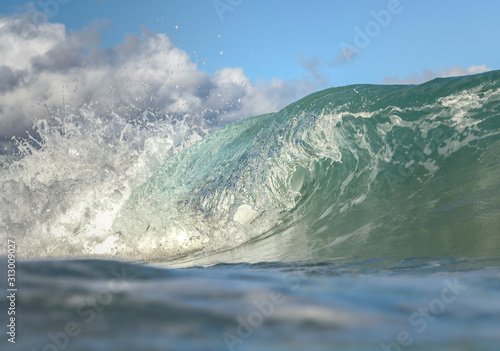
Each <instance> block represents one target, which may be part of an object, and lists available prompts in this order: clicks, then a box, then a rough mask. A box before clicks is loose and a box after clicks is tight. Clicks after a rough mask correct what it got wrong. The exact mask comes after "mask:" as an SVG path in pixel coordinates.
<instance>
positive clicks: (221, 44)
mask: <svg viewBox="0 0 500 351" xmlns="http://www.w3.org/2000/svg"><path fill="white" fill-rule="evenodd" d="M53 1H56V0H43V1H35V2H33V4H34V6H35V7H36V8H37V9H38V10H39V11H44V6H47V5H48V4H50V3H51V2H53ZM61 2H62V3H64V2H68V4H65V5H59V6H58V7H59V9H58V11H54V12H53V13H50V12H51V11H52V10H53V9H54V8H53V7H52V8H51V10H49V11H48V12H49V14H51V15H53V16H52V17H50V21H51V22H58V23H63V24H64V25H65V26H66V27H67V28H68V29H70V30H80V29H82V28H83V27H86V26H89V25H96V23H100V25H101V28H102V29H101V33H102V36H103V45H104V46H111V45H114V44H117V43H119V42H121V41H123V39H124V36H125V34H126V33H136V34H139V33H140V32H141V26H147V28H149V29H150V30H151V31H154V32H158V33H166V35H167V36H168V37H169V38H170V39H171V40H172V41H173V43H174V44H175V45H176V46H177V47H179V48H181V49H183V50H185V51H186V52H187V53H188V54H189V55H190V56H191V59H192V61H194V62H196V61H197V63H198V65H199V67H200V68H201V69H203V70H207V71H210V72H211V71H214V70H216V69H218V68H220V67H241V68H243V69H244V71H245V73H246V75H247V76H248V77H250V78H251V79H252V80H257V79H265V80H269V79H271V78H273V77H277V78H280V79H300V77H301V76H303V75H307V74H308V71H307V68H305V67H304V66H306V64H305V62H307V61H308V60H309V63H310V64H312V65H313V66H314V65H315V67H316V71H317V72H318V73H319V74H320V75H321V77H322V78H323V79H324V80H325V82H324V83H325V84H324V85H329V86H339V85H346V84H352V83H381V82H383V80H384V78H386V77H389V76H392V77H397V78H401V79H403V78H404V77H406V76H408V75H410V74H412V73H419V72H421V71H422V70H423V69H429V70H433V71H436V70H438V69H449V68H452V67H456V66H460V67H466V68H467V67H470V66H472V65H483V64H484V65H486V66H487V67H489V68H492V69H498V68H499V57H500V55H499V51H500V47H499V46H498V45H496V44H497V35H498V33H500V21H498V14H499V13H500V2H498V1H494V0H489V1H486V0H482V1H474V2H473V1H467V2H464V1H451V0H442V1H431V0H427V1H426V0H423V1H415V0H413V1H411V0H400V5H399V9H400V10H401V11H400V12H399V13H397V14H391V19H390V21H389V23H388V24H387V26H385V27H382V26H380V31H379V33H378V34H376V35H375V36H373V37H369V39H370V41H369V44H368V45H367V46H366V47H365V48H363V49H362V50H361V52H360V53H359V54H358V55H356V57H353V58H352V60H350V61H349V62H347V63H343V64H334V63H332V61H335V57H337V56H338V55H339V53H340V45H341V44H342V43H347V44H350V45H352V44H353V42H354V39H355V34H356V31H355V28H356V27H358V28H360V29H361V30H362V31H363V32H365V29H366V26H367V24H368V23H369V22H370V21H373V20H374V16H373V14H372V11H374V12H376V13H380V11H385V10H387V9H388V5H389V3H390V2H391V0H359V1H334V0H322V1H320V0H312V1H299V0H286V1H285V0H283V1H267V0H220V1H219V2H216V1H212V0H198V1H196V0H169V1H160V0H156V1H154V0H144V1H130V0H128V1H127V0H125V1H124V0H85V1H84V0H69V1H68V0H65V1H61ZM26 3H27V2H26V1H22V0H17V1H9V2H6V1H3V2H2V3H1V4H0V13H3V14H9V13H13V12H16V11H19V9H20V8H21V7H22V6H23V5H25V4H26ZM221 3H222V4H223V5H221V6H222V7H221V8H222V9H223V10H220V11H222V18H223V20H221V17H220V16H219V14H218V12H217V10H216V9H215V5H214V4H218V5H220V4H221ZM44 4H45V5H44ZM231 4H233V5H231ZM224 5H225V6H226V7H224ZM219 7H220V6H219ZM49 8H50V7H49ZM224 9H225V11H224ZM175 26H178V27H177V28H176V27H175ZM373 29H374V30H375V29H376V28H375V27H374V28H373ZM365 34H366V32H365ZM219 36H220V37H219ZM221 51H222V55H221V54H220V52H221ZM202 62H205V65H203V64H202ZM301 62H302V63H303V64H302V65H301Z"/></svg>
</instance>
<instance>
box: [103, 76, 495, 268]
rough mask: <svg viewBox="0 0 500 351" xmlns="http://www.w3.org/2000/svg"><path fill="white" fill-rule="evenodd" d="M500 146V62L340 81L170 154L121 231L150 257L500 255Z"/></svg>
mask: <svg viewBox="0 0 500 351" xmlns="http://www.w3.org/2000/svg"><path fill="white" fill-rule="evenodd" d="M499 157H500V72H499V71H495V72H491V73H486V74H481V75H476V76H469V77H458V78H449V79H437V80H434V81H431V82H429V83H426V84H423V85H419V86H384V85H352V86H347V87H341V88H332V89H328V90H324V91H321V92H318V93H315V94H312V95H310V96H308V97H306V98H304V99H302V100H300V101H298V102H296V103H294V104H292V105H290V106H288V107H286V108H285V109H283V110H282V111H280V112H278V113H274V114H268V115H263V116H258V117H254V118H249V119H246V120H243V121H241V122H238V123H235V124H232V125H229V126H227V127H226V128H224V129H222V130H220V131H218V132H216V133H214V134H212V135H210V136H208V137H206V138H205V139H203V140H202V141H201V142H199V143H197V144H195V145H193V146H191V147H189V148H187V149H185V150H184V151H182V152H181V153H179V154H178V155H176V156H175V157H172V158H170V159H169V160H168V161H167V163H165V164H164V165H163V166H162V167H161V168H160V169H159V170H157V171H156V173H155V174H154V175H153V176H152V177H151V178H150V179H149V180H148V181H147V182H146V183H144V184H143V185H142V186H140V187H139V188H138V189H136V190H135V192H134V193H133V194H132V196H131V198H130V199H129V201H128V203H127V204H126V206H125V207H124V208H123V209H122V211H121V213H120V215H119V219H118V220H117V221H116V222H115V225H114V228H113V229H114V230H115V231H116V232H117V233H119V234H120V237H121V238H122V239H121V240H122V241H123V242H124V243H128V244H127V246H128V247H133V249H131V252H135V254H136V255H138V256H142V255H140V254H138V253H139V252H141V250H142V247H143V245H146V244H145V243H147V245H148V247H149V248H151V247H152V248H153V249H152V250H150V251H149V253H148V256H149V257H148V258H149V259H151V258H158V259H172V258H176V257H185V258H186V257H187V259H190V260H191V259H193V258H194V257H197V259H199V260H200V262H208V263H210V262H218V261H219V262H220V261H264V260H268V261H276V260H312V261H331V260H338V259H347V260H351V259H366V258H372V257H412V256H416V257H469V258H479V257H496V258H498V257H500V235H499V234H500V229H499V228H500V177H499V175H500V162H499ZM131 243H133V244H131ZM208 254H211V255H208ZM200 257H202V258H200Z"/></svg>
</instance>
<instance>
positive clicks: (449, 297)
mask: <svg viewBox="0 0 500 351" xmlns="http://www.w3.org/2000/svg"><path fill="white" fill-rule="evenodd" d="M444 285H445V287H444V288H443V289H442V290H441V295H440V297H439V298H436V299H434V300H432V301H431V302H429V303H428V304H427V305H426V306H422V307H420V308H419V309H418V312H414V313H412V314H411V315H410V317H409V318H408V324H409V325H410V326H411V327H414V328H416V330H413V331H412V329H410V328H409V329H408V330H402V331H401V332H400V333H399V334H398V336H397V337H396V340H395V341H391V342H390V343H385V342H381V343H380V348H381V349H382V350H383V351H402V349H403V348H404V347H409V346H411V345H412V344H413V342H414V339H413V336H414V335H415V332H416V333H418V334H422V333H423V332H425V331H426V330H427V328H428V327H429V324H430V323H432V322H434V321H435V320H436V317H437V316H439V315H441V314H443V313H444V311H446V308H447V306H448V305H449V304H451V303H453V302H455V301H456V299H457V298H458V297H459V296H460V295H462V292H463V291H465V290H466V289H467V285H464V284H463V283H460V282H459V281H458V279H457V278H455V279H454V280H453V281H450V280H449V279H445V280H444Z"/></svg>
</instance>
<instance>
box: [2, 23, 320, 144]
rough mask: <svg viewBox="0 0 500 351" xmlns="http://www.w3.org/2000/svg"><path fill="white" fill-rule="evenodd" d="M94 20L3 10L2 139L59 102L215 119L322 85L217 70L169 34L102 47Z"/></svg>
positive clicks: (269, 108) (274, 106)
mask: <svg viewBox="0 0 500 351" xmlns="http://www.w3.org/2000/svg"><path fill="white" fill-rule="evenodd" d="M101 44H102V43H101V41H100V33H99V32H98V30H96V29H93V28H87V29H84V30H82V31H77V32H71V31H68V30H66V28H65V26H64V25H62V24H58V23H43V24H40V25H33V24H31V23H30V22H29V16H28V15H15V16H10V17H3V18H0V142H2V139H3V146H7V144H8V143H9V142H8V140H10V138H11V137H12V136H14V135H18V136H19V135H25V134H24V133H25V131H26V130H27V129H29V128H30V127H31V126H32V123H33V121H34V119H35V118H45V119H49V120H50V119H51V118H52V117H53V116H52V117H51V114H53V111H55V110H56V109H58V108H59V109H61V108H62V107H63V102H64V109H65V110H66V111H69V112H72V113H78V109H79V108H80V107H81V106H82V105H84V104H85V103H86V102H93V103H94V104H93V106H98V107H97V110H98V112H99V111H100V112H101V113H102V114H105V113H106V112H108V113H109V111H110V110H111V109H112V108H113V110H114V112H116V113H118V114H120V115H122V116H123V117H125V118H128V119H133V118H135V117H137V116H138V115H140V114H142V112H143V111H145V110H152V111H155V112H157V113H159V114H164V115H169V116H174V117H179V118H182V117H185V116H186V115H189V116H198V117H203V118H204V119H205V120H208V121H211V122H212V123H213V125H215V126H220V125H221V124H224V123H227V122H231V121H234V120H237V119H240V118H244V117H248V116H252V115H257V114H262V113H268V112H273V111H277V110H279V109H281V108H282V107H284V106H286V105H287V104H288V103H290V102H292V101H294V100H296V99H298V98H300V97H302V96H304V95H306V94H308V93H310V92H312V91H314V90H316V89H318V85H317V82H315V81H314V79H310V78H307V77H306V78H303V79H301V80H299V81H283V80H280V79H272V80H271V81H269V82H252V81H251V80H250V79H249V78H248V77H247V76H246V75H245V73H244V71H243V69H241V68H223V69H221V70H220V71H218V72H217V73H216V74H214V75H210V74H208V73H206V72H203V71H202V70H200V69H199V68H198V67H197V65H196V64H195V63H193V62H192V61H191V57H190V56H189V55H188V54H187V53H186V52H185V51H183V50H181V49H179V48H177V47H175V46H174V45H173V43H172V42H171V41H170V40H169V38H168V37H166V36H165V35H163V34H157V33H152V32H150V31H148V30H147V29H144V30H143V36H142V37H136V36H132V35H127V36H126V38H125V39H124V41H123V42H122V43H120V44H118V45H116V46H113V47H111V48H107V49H102V48H101Z"/></svg>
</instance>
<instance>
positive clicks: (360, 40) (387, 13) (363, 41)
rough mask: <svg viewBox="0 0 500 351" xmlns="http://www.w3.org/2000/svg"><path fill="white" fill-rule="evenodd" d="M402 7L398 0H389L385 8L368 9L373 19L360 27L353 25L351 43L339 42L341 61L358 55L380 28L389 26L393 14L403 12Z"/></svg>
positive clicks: (378, 33)
mask: <svg viewBox="0 0 500 351" xmlns="http://www.w3.org/2000/svg"><path fill="white" fill-rule="evenodd" d="M403 9H404V7H403V5H402V4H401V1H400V0H389V2H388V3H387V8H386V9H382V10H379V11H375V10H372V11H370V15H371V16H372V18H373V19H372V20H371V21H368V22H366V24H365V25H364V26H362V27H361V28H360V27H358V26H356V27H354V38H353V44H348V43H346V42H342V43H340V51H341V57H343V61H345V62H348V61H350V60H351V59H352V58H353V56H355V55H358V54H359V53H360V52H361V50H363V49H364V48H366V47H367V46H368V45H370V43H371V42H372V40H373V39H374V38H375V37H378V36H379V35H380V33H381V32H382V29H383V28H386V27H387V26H389V24H390V23H391V21H392V19H393V18H394V16H395V15H398V14H400V13H401V12H403Z"/></svg>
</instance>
